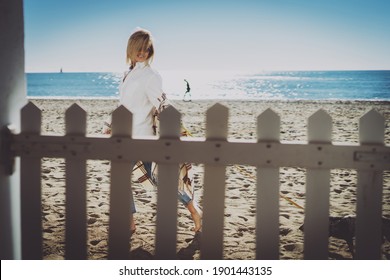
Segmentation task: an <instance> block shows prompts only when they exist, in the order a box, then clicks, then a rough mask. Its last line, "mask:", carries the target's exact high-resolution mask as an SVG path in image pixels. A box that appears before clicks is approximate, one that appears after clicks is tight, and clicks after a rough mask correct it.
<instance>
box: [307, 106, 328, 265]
mask: <svg viewBox="0 0 390 280" xmlns="http://www.w3.org/2000/svg"><path fill="white" fill-rule="evenodd" d="M308 140H309V142H310V143H318V146H317V149H316V151H313V155H315V156H316V160H317V164H318V166H321V165H322V164H324V162H323V160H322V159H321V153H323V152H324V151H323V149H322V147H321V144H328V143H331V142H332V118H331V117H330V116H329V115H328V114H327V113H326V112H325V111H324V110H318V111H317V112H316V113H314V114H313V115H312V116H310V117H309V120H308ZM329 194H330V170H329V169H321V170H320V169H307V171H306V206H305V229H304V240H305V242H304V246H305V247H304V258H305V259H328V240H329V237H328V227H329Z"/></svg>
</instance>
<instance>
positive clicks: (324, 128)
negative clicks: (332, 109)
mask: <svg viewBox="0 0 390 280" xmlns="http://www.w3.org/2000/svg"><path fill="white" fill-rule="evenodd" d="M307 128H308V140H309V142H332V118H331V116H330V115H329V114H328V113H327V112H326V111H325V110H323V109H320V110H318V111H317V112H315V113H314V114H313V115H311V116H310V117H309V119H308V126H307Z"/></svg>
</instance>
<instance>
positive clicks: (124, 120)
mask: <svg viewBox="0 0 390 280" xmlns="http://www.w3.org/2000/svg"><path fill="white" fill-rule="evenodd" d="M132 127H133V114H132V113H131V112H130V111H129V110H128V109H127V108H126V107H125V106H123V105H121V106H119V107H118V108H116V109H115V110H114V111H113V112H112V122H111V129H112V136H131V133H132Z"/></svg>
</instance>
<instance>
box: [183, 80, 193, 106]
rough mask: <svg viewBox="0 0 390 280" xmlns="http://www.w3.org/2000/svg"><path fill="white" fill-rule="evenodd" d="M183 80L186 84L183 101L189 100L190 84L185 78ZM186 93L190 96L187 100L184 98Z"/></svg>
mask: <svg viewBox="0 0 390 280" xmlns="http://www.w3.org/2000/svg"><path fill="white" fill-rule="evenodd" d="M184 81H185V82H186V84H187V90H186V92H185V93H184V96H183V101H191V93H190V91H191V88H190V84H189V83H188V81H187V80H186V79H184ZM187 93H188V94H189V96H190V98H189V99H188V100H186V95H187Z"/></svg>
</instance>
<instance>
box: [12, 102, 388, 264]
mask: <svg viewBox="0 0 390 280" xmlns="http://www.w3.org/2000/svg"><path fill="white" fill-rule="evenodd" d="M21 114H22V118H21V120H22V125H21V132H20V133H19V134H12V133H10V132H9V133H8V138H9V139H10V140H9V141H7V143H8V144H9V149H10V151H11V154H12V156H16V157H20V158H21V179H22V180H21V192H22V257H23V258H24V259H41V258H42V226H41V190H40V188H41V181H40V180H41V178H40V176H41V175H40V168H41V167H40V165H41V162H40V161H41V158H43V157H55V158H65V159H66V193H67V195H66V200H67V202H66V247H65V248H66V254H65V256H66V258H68V259H85V258H87V254H86V248H87V244H86V234H87V233H86V200H85V192H86V190H85V184H86V179H85V177H86V173H85V172H86V171H85V170H86V167H85V164H86V160H87V159H105V160H111V162H112V164H111V189H110V192H111V196H110V223H109V227H110V228H109V242H108V244H109V254H108V256H109V258H110V259H125V258H127V257H128V253H129V250H130V247H129V246H130V245H129V237H130V232H129V219H130V216H129V215H131V213H130V214H126V213H128V212H129V211H128V209H129V205H130V202H131V200H132V199H133V197H132V191H131V180H130V178H131V177H130V176H131V170H132V166H133V164H135V163H136V162H137V161H139V160H143V161H154V162H157V163H158V164H159V178H160V180H159V185H160V186H159V192H158V196H157V198H158V201H157V224H156V257H157V258H159V259H174V258H175V257H176V222H177V205H176V199H177V198H176V191H177V190H176V189H175V188H177V187H176V185H177V184H176V183H175V182H177V174H176V173H177V172H176V171H177V170H178V164H179V163H183V162H191V163H202V164H204V165H205V168H204V173H205V179H204V198H203V212H204V213H203V232H202V242H201V258H202V259H221V258H222V252H223V248H222V244H223V242H222V239H223V221H224V205H225V201H224V199H225V198H224V192H225V168H226V166H227V165H231V164H246V165H253V166H255V167H257V177H258V180H257V204H256V205H257V218H256V236H257V237H256V243H257V247H256V258H258V259H278V258H279V237H278V236H279V202H278V199H279V168H280V167H302V168H306V169H307V190H306V195H307V196H306V206H305V232H304V234H305V235H304V246H305V250H304V257H305V259H327V258H328V223H329V192H330V187H329V186H330V169H342V168H348V169H356V170H357V171H358V174H359V176H358V185H357V192H358V197H357V221H356V257H357V258H360V259H379V258H380V256H381V252H380V247H381V232H380V230H381V222H380V218H381V215H382V206H381V203H382V201H381V199H382V189H383V178H382V173H383V171H384V170H389V169H390V146H386V145H385V144H384V129H385V121H384V118H383V116H381V115H380V114H379V113H378V112H376V111H374V110H371V111H369V112H368V113H367V114H366V115H364V116H363V117H362V118H361V119H360V127H359V135H360V144H359V145H351V144H335V143H332V141H331V138H332V119H331V117H330V116H329V115H328V114H327V113H326V112H325V111H323V110H319V111H317V112H316V113H315V114H313V115H312V116H311V117H310V118H309V119H308V142H301V143H292V142H288V143H287V142H281V141H279V133H280V131H279V130H280V117H279V116H278V115H277V114H276V113H275V112H273V111H272V110H271V109H268V110H266V111H264V112H263V113H262V114H261V115H260V116H259V117H258V119H257V124H258V125H257V135H258V137H257V141H233V140H228V139H227V135H228V133H227V128H228V125H227V124H228V109H227V108H226V107H224V106H222V105H220V104H216V105H214V106H213V107H212V108H210V109H209V110H208V111H207V119H206V138H204V139H203V138H186V139H184V138H183V139H181V138H180V137H179V132H180V113H179V112H177V111H176V110H175V109H174V108H173V107H169V108H168V109H166V110H165V111H164V112H163V113H162V114H161V134H160V137H159V138H150V139H133V138H132V137H131V123H132V115H131V113H130V112H129V111H127V110H126V109H125V108H124V107H123V106H121V107H118V108H117V109H116V110H115V111H114V112H113V114H112V126H113V128H112V136H111V137H104V136H102V137H87V136H86V135H85V128H86V112H85V111H84V110H83V109H82V108H81V107H79V106H78V105H76V104H74V105H72V106H71V107H70V108H69V109H68V110H67V112H66V116H65V119H66V120H65V121H66V134H65V135H63V136H48V135H41V133H40V125H41V111H40V110H39V108H37V107H36V106H35V105H34V104H33V103H29V104H27V105H26V106H25V107H24V108H23V109H22V112H21ZM12 164H13V161H12V157H11V158H10V160H9V164H8V166H6V168H7V170H12V167H11V166H9V165H12ZM175 170H176V171H175ZM175 174H176V175H175ZM160 189H164V193H162V191H160ZM165 192H166V193H165ZM168 205H171V206H172V205H173V206H172V207H166V206H168Z"/></svg>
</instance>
